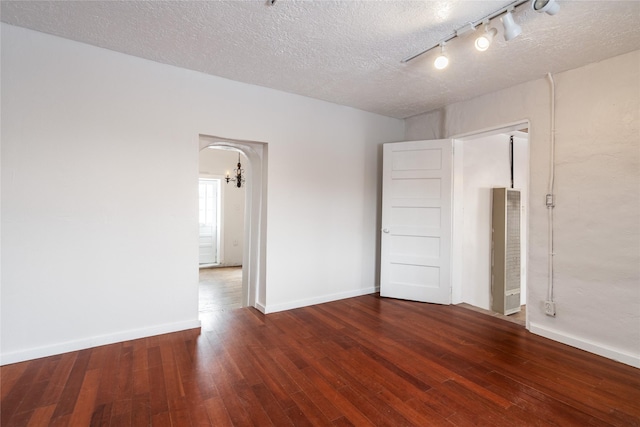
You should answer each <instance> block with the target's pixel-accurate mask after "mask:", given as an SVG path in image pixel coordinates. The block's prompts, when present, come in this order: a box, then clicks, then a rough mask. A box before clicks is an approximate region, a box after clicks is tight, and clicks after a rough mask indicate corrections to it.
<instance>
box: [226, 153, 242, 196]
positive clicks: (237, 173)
mask: <svg viewBox="0 0 640 427" xmlns="http://www.w3.org/2000/svg"><path fill="white" fill-rule="evenodd" d="M233 174H234V175H235V176H234V177H233V178H231V176H230V175H229V172H227V177H226V178H225V179H226V180H227V184H228V183H229V181H233V182H235V183H236V187H238V188H240V187H242V184H244V169H242V165H241V164H240V153H238V167H237V168H236V169H234V170H233Z"/></svg>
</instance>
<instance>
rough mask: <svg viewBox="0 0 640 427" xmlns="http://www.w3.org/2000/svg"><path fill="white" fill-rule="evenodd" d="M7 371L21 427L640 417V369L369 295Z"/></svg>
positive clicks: (217, 314)
mask: <svg viewBox="0 0 640 427" xmlns="http://www.w3.org/2000/svg"><path fill="white" fill-rule="evenodd" d="M202 320H203V327H202V330H189V331H183V332H178V333H173V334H166V335H160V336H156V337H151V338H145V339H140V340H135V341H128V342H123V343H118V344H113V345H108V346H103V347H96V348H93V349H87V350H82V351H78V352H73V353H67V354H62V355H59V356H53V357H48V358H44V359H39V360H34V361H30V362H24V363H17V364H13V365H8V366H4V367H2V369H1V371H0V373H1V376H2V389H1V398H2V400H1V420H0V421H1V425H2V426H3V427H8V426H89V425H91V426H151V425H153V426H251V425H253V426H479V425H484V426H510V427H512V426H553V425H557V426H609V425H614V426H637V425H640V370H638V369H635V368H632V367H629V366H626V365H622V364H619V363H616V362H613V361H611V360H607V359H604V358H601V357H598V356H595V355H592V354H588V353H586V352H583V351H580V350H577V349H574V348H571V347H567V346H565V345H562V344H559V343H555V342H553V341H549V340H547V339H544V338H541V337H537V336H534V335H532V334H530V333H529V332H527V331H526V330H525V329H524V328H522V327H521V326H519V325H516V324H513V323H509V322H505V321H502V320H500V319H497V318H495V317H492V316H487V315H484V314H481V313H477V312H474V311H471V310H467V309H464V308H461V307H456V306H438V305H431V304H421V303H412V302H407V301H399V300H392V299H383V298H380V297H378V296H376V295H368V296H362V297H357V298H351V299H347V300H342V301H337V302H331V303H327V304H321V305H316V306H313V307H306V308H302V309H296V310H291V311H287V312H281V313H274V314H270V315H267V316H265V315H263V314H261V313H259V312H258V311H256V310H255V309H252V308H241V309H237V310H232V311H212V312H209V313H207V315H206V316H205V315H203V318H202Z"/></svg>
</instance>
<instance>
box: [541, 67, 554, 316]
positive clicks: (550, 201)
mask: <svg viewBox="0 0 640 427" xmlns="http://www.w3.org/2000/svg"><path fill="white" fill-rule="evenodd" d="M547 79H548V80H549V85H550V88H551V143H550V147H549V188H548V191H547V195H546V200H545V203H546V206H547V212H548V227H549V238H548V243H549V255H548V256H549V267H548V270H549V279H548V285H547V300H546V301H545V303H544V307H545V314H547V315H549V316H553V317H555V315H556V307H555V302H554V301H553V255H554V253H553V208H554V207H555V200H554V195H553V188H554V180H555V151H556V108H555V104H556V87H555V82H554V81H553V76H552V75H551V73H547Z"/></svg>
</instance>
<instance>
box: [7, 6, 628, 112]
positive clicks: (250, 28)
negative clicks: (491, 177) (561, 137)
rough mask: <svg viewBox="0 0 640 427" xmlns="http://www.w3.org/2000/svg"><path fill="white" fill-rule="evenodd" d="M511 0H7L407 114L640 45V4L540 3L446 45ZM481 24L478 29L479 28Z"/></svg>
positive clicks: (80, 28) (188, 61)
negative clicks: (485, 37) (445, 59)
mask: <svg viewBox="0 0 640 427" xmlns="http://www.w3.org/2000/svg"><path fill="white" fill-rule="evenodd" d="M509 3H511V2H510V1H478V0H476V1H400V0H396V1H355V0H353V1H344V0H343V1H329V0H315V1H297V0H278V1H277V2H276V3H275V5H274V6H268V5H267V3H266V2H265V1H263V0H245V1H166V2H165V1H24V0H21V1H5V0H3V1H2V4H1V10H0V12H1V19H2V21H4V22H6V23H9V24H12V25H17V26H21V27H26V28H30V29H34V30H37V31H42V32H45V33H49V34H54V35H57V36H61V37H65V38H68V39H72V40H77V41H80V42H84V43H88V44H92V45H96V46H100V47H104V48H107V49H111V50H114V51H118V52H123V53H127V54H130V55H135V56H138V57H141V58H146V59H150V60H153V61H157V62H161V63H165V64H171V65H176V66H179V67H183V68H188V69H192V70H197V71H201V72H204V73H208V74H213V75H216V76H221V77H226V78H229V79H232V80H237V81H241V82H246V83H251V84H255V85H259V86H266V87H269V88H273V89H278V90H282V91H286V92H292V93H296V94H300V95H305V96H309V97H312V98H317V99H322V100H326V101H330V102H334V103H337V104H342V105H347V106H352V107H355V108H359V109H362V110H366V111H371V112H375V113H379V114H383V115H386V116H391V117H397V118H405V117H409V116H412V115H416V114H420V113H423V112H427V111H430V110H433V109H436V108H439V107H441V106H443V105H446V104H449V103H452V102H456V101H461V100H465V99H469V98H472V97H475V96H478V95H481V94H483V93H487V92H492V91H495V90H499V89H502V88H506V87H510V86H513V85H516V84H519V83H522V82H525V81H529V80H533V79H537V78H542V77H543V76H544V75H545V74H546V73H547V72H551V73H557V72H560V71H564V70H568V69H572V68H576V67H579V66H582V65H585V64H588V63H592V62H597V61H601V60H603V59H606V58H609V57H612V56H616V55H620V54H623V53H626V52H630V51H632V50H637V49H640V2H639V1H635V0H630V1H562V0H560V1H559V4H560V5H561V9H560V12H559V13H558V14H557V15H555V16H549V15H546V14H540V13H535V12H533V11H531V10H530V5H529V3H526V4H524V5H522V6H521V7H519V8H518V9H517V10H516V13H515V20H516V22H518V23H519V24H520V25H521V26H522V29H523V32H522V34H521V35H520V36H519V37H517V38H516V39H514V40H512V41H510V42H508V43H507V42H505V41H504V39H503V37H502V32H503V29H502V25H501V24H500V22H499V20H494V22H493V23H494V25H495V26H496V27H497V28H498V31H499V34H498V37H497V38H496V40H495V41H494V43H493V45H492V46H491V47H490V49H489V50H488V51H486V52H483V53H480V52H477V51H476V50H475V49H474V48H473V40H474V38H475V36H474V35H467V36H463V37H460V38H457V39H454V40H452V41H451V42H450V43H448V45H447V50H448V54H449V57H450V65H449V67H448V68H447V69H445V70H443V71H437V70H435V69H434V68H433V66H432V61H433V58H434V55H433V53H435V51H432V52H430V53H427V54H425V55H422V56H421V57H419V58H417V59H415V60H413V61H411V62H409V63H406V64H403V63H401V60H402V59H403V58H406V57H408V56H410V55H413V54H415V53H417V52H420V51H421V50H423V49H425V48H427V47H430V46H432V45H434V44H437V43H438V42H439V41H440V40H441V39H443V38H444V37H445V36H447V35H448V34H450V33H452V32H453V31H454V30H456V29H457V28H460V27H462V26H463V25H465V24H466V23H468V22H473V21H477V20H479V19H480V18H482V17H483V16H485V15H488V14H489V13H491V12H494V11H495V10H498V9H500V8H501V7H503V6H505V5H507V4H509ZM476 33H477V31H476Z"/></svg>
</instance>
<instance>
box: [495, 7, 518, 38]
mask: <svg viewBox="0 0 640 427" xmlns="http://www.w3.org/2000/svg"><path fill="white" fill-rule="evenodd" d="M511 12H513V8H509V9H507V13H505V14H504V16H503V17H502V18H500V20H501V21H502V25H504V39H505V40H506V41H510V40H513V39H515V38H516V37H518V36H519V35H520V33H521V32H522V27H520V25H518V24H516V21H514V20H513V15H512V14H511Z"/></svg>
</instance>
